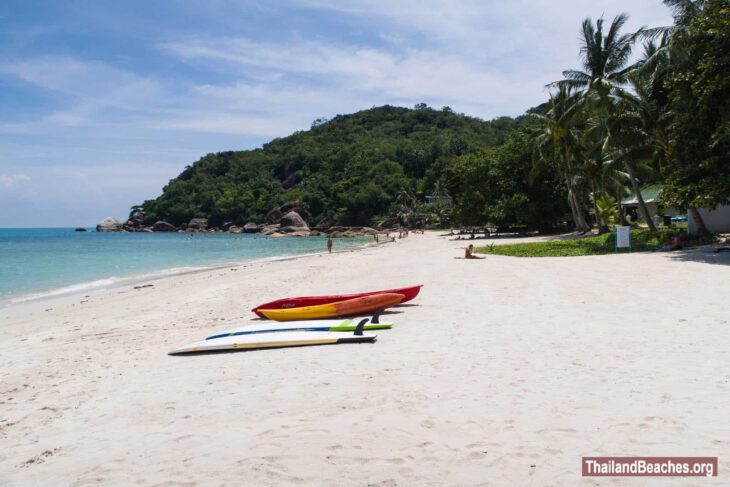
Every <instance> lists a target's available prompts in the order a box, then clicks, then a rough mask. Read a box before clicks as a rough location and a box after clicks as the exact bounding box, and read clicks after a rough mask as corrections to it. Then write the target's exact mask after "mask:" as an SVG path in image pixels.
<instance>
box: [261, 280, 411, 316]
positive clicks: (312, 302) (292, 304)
mask: <svg viewBox="0 0 730 487" xmlns="http://www.w3.org/2000/svg"><path fill="white" fill-rule="evenodd" d="M421 287H423V285H422V284H419V285H417V286H409V287H402V288H398V289H387V290H384V291H370V292H364V293H354V294H334V295H329V296H302V297H298V298H284V299H277V300H276V301H271V302H268V303H264V304H260V305H258V306H256V307H255V308H253V309H252V310H251V311H253V312H254V313H256V314H257V315H259V316H261V317H262V318H263V317H264V315H263V313H261V312H260V311H259V310H262V309H289V308H302V307H305V306H318V305H320V304H329V303H336V302H338V301H346V300H348V299H355V298H362V297H365V296H373V295H375V294H389V293H393V294H402V295H403V296H404V297H403V301H401V303H405V302H408V301H410V300H412V299H414V298H415V297H416V296H418V293H419V292H420V291H421Z"/></svg>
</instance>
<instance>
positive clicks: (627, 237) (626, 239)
mask: <svg viewBox="0 0 730 487" xmlns="http://www.w3.org/2000/svg"><path fill="white" fill-rule="evenodd" d="M630 230H631V227H616V248H617V249H620V248H623V247H628V248H631V233H629V231H630Z"/></svg>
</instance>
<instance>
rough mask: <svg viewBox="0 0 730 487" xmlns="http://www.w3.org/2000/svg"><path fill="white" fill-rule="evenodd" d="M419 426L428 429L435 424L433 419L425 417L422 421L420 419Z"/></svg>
mask: <svg viewBox="0 0 730 487" xmlns="http://www.w3.org/2000/svg"><path fill="white" fill-rule="evenodd" d="M421 426H422V427H423V428H429V429H430V428H433V427H434V426H436V423H435V422H433V421H431V420H430V419H426V420H424V421H421Z"/></svg>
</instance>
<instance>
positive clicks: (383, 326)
mask: <svg viewBox="0 0 730 487" xmlns="http://www.w3.org/2000/svg"><path fill="white" fill-rule="evenodd" d="M355 328H356V327H355V326H342V325H339V326H333V327H331V328H330V329H329V331H355ZM391 328H393V325H389V324H386V323H383V324H376V325H365V328H364V329H365V330H390V329H391Z"/></svg>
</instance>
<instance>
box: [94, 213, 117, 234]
mask: <svg viewBox="0 0 730 487" xmlns="http://www.w3.org/2000/svg"><path fill="white" fill-rule="evenodd" d="M121 229H122V224H121V223H119V220H117V219H116V218H112V217H110V216H108V217H106V218H104V219H103V220H102V221H100V222H99V223H98V224H97V225H96V231H97V232H118V231H120V230H121Z"/></svg>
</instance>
